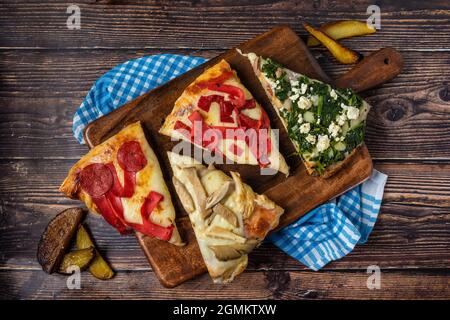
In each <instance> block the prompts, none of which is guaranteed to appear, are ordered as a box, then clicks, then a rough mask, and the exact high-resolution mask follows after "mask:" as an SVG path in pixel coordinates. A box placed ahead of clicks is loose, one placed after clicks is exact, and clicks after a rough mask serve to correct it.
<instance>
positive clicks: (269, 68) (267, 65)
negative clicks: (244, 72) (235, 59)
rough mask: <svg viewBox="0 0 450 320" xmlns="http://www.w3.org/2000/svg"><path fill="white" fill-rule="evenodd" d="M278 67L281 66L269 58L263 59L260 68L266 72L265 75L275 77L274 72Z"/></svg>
mask: <svg viewBox="0 0 450 320" xmlns="http://www.w3.org/2000/svg"><path fill="white" fill-rule="evenodd" d="M278 68H281V65H280V64H279V63H277V62H275V61H273V60H272V59H270V58H269V59H266V60H265V61H264V64H263V65H262V67H261V70H262V72H264V73H265V74H266V76H267V77H269V78H271V79H276V78H277V76H276V72H277V70H278Z"/></svg>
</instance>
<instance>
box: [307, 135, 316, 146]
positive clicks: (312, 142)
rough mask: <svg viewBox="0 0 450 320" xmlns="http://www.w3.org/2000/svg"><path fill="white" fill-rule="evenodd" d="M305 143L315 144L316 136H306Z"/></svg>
mask: <svg viewBox="0 0 450 320" xmlns="http://www.w3.org/2000/svg"><path fill="white" fill-rule="evenodd" d="M306 141H308V142H309V143H311V144H315V143H316V136H313V135H312V134H308V135H307V136H306Z"/></svg>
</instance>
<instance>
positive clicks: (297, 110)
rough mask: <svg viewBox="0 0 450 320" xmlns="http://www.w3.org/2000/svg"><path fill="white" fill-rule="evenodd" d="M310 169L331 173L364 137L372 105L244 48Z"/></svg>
mask: <svg viewBox="0 0 450 320" xmlns="http://www.w3.org/2000/svg"><path fill="white" fill-rule="evenodd" d="M244 56H246V57H247V58H248V59H249V60H250V63H251V65H252V67H253V70H254V72H255V74H256V76H257V77H258V79H259V80H260V82H261V84H262V86H263V88H264V90H265V92H266V94H267V96H268V97H269V99H270V100H271V102H272V105H273V107H274V109H275V111H276V112H277V114H278V116H279V117H280V119H281V121H282V123H283V125H284V127H285V128H286V130H287V132H288V135H289V138H290V139H291V141H292V142H293V144H294V146H295V148H296V150H297V152H298V154H299V155H300V157H301V158H302V160H303V162H304V164H305V166H306V169H307V171H308V173H309V174H312V175H320V176H322V177H324V178H327V177H330V176H332V175H333V174H335V173H336V172H337V171H339V169H340V168H342V167H343V166H344V165H345V164H346V163H348V161H349V160H350V158H351V157H352V155H353V154H354V153H355V152H356V150H357V149H358V147H359V146H361V145H362V144H363V142H364V134H365V125H366V118H367V114H368V113H369V110H370V105H369V104H368V103H367V102H365V101H364V100H362V99H361V98H360V97H359V96H357V95H356V94H355V93H354V92H353V91H352V90H351V89H334V88H332V87H331V86H330V85H328V84H326V83H323V82H321V81H319V80H315V79H311V78H309V77H307V76H305V75H303V74H299V73H296V72H294V71H292V70H289V69H287V68H285V67H283V66H282V65H281V64H279V63H277V62H276V61H274V60H272V59H270V58H264V57H260V56H257V55H256V54H254V53H248V54H245V55H244Z"/></svg>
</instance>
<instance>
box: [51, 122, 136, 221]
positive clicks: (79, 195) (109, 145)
mask: <svg viewBox="0 0 450 320" xmlns="http://www.w3.org/2000/svg"><path fill="white" fill-rule="evenodd" d="M133 139H134V140H138V141H142V140H143V139H145V136H144V135H143V131H142V127H141V124H140V122H135V123H133V124H130V125H129V126H127V127H126V128H124V129H123V130H122V131H120V132H119V133H118V134H116V135H114V136H112V137H111V138H109V139H108V140H106V141H104V142H103V143H101V144H99V145H97V146H95V147H94V148H92V149H91V150H90V151H89V152H88V153H87V154H86V155H84V156H83V157H82V158H81V159H80V160H79V161H78V162H77V163H76V164H75V165H74V166H73V167H72V168H71V169H70V171H69V173H68V175H67V177H66V179H65V180H64V182H63V183H62V184H61V186H60V187H59V191H61V192H62V193H64V194H65V195H66V196H67V197H69V198H71V199H78V200H82V201H85V202H86V201H87V203H86V205H87V206H88V207H89V209H91V210H93V211H95V212H97V210H96V208H95V206H94V205H93V203H92V201H89V199H86V198H90V197H89V196H87V195H86V194H85V193H84V192H83V191H82V190H81V189H80V187H79V178H78V173H79V172H80V171H81V169H83V168H84V167H85V166H87V165H88V164H90V163H108V162H114V161H115V160H114V158H115V155H116V154H117V151H118V150H119V148H120V146H121V145H122V143H123V142H125V141H128V140H133Z"/></svg>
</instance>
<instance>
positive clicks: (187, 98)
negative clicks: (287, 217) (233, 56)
mask: <svg viewBox="0 0 450 320" xmlns="http://www.w3.org/2000/svg"><path fill="white" fill-rule="evenodd" d="M225 72H232V73H233V76H232V77H231V78H229V79H227V80H226V81H225V82H224V83H225V84H232V85H234V86H237V87H239V88H241V89H242V90H243V91H244V94H245V98H246V99H253V96H252V94H251V93H250V92H249V91H248V90H247V89H246V88H245V87H244V86H243V85H242V83H241V81H240V79H239V78H238V76H237V75H236V72H235V71H234V70H232V69H231V67H230V65H229V64H228V63H227V62H226V61H225V60H221V61H220V62H219V63H217V64H216V65H214V66H213V67H211V68H208V69H207V70H205V72H203V73H202V74H201V75H200V76H199V77H198V78H196V79H195V81H194V82H192V83H191V84H190V85H189V86H188V87H187V88H186V89H185V90H184V92H183V93H182V95H181V96H180V97H179V98H178V99H177V101H176V102H175V105H174V108H173V110H172V112H171V113H170V114H169V115H168V116H167V117H166V120H165V121H164V124H163V125H162V127H161V128H160V130H159V132H160V133H161V134H164V135H166V136H169V137H172V138H174V139H177V140H184V141H187V142H191V141H190V140H188V139H187V138H186V137H185V136H184V135H182V134H180V133H179V132H178V131H177V130H174V126H175V123H176V122H177V121H181V122H183V123H184V124H186V125H188V126H190V125H191V122H190V120H189V119H188V117H189V115H191V114H192V112H194V111H200V109H199V108H197V103H198V101H199V99H200V97H201V96H207V95H210V94H211V93H214V94H215V95H223V96H224V97H225V96H227V95H226V94H224V93H221V92H216V91H210V90H209V89H207V88H203V87H201V86H199V83H202V82H205V81H209V80H211V79H215V78H217V77H219V76H220V75H222V74H223V73H225ZM255 102H256V101H255ZM256 105H257V108H255V109H252V110H245V112H247V113H251V112H260V111H259V110H261V109H262V107H261V106H260V105H259V104H258V102H256ZM216 107H217V106H211V108H213V111H217V112H218V108H217V109H214V108H216ZM260 108H261V109H260ZM201 112H203V111H201ZM210 113H211V114H214V112H209V113H208V114H205V113H204V114H205V116H206V119H205V122H206V123H207V124H213V125H215V124H216V119H217V116H216V117H213V116H211V118H208V117H209V116H210ZM247 113H245V114H246V115H247ZM249 116H250V115H249ZM220 125H221V126H229V124H226V123H220ZM270 135H271V141H272V143H273V147H272V152H271V153H270V154H269V161H270V165H269V167H270V168H273V169H275V170H277V171H280V172H282V173H284V174H286V175H288V174H289V167H288V165H287V163H286V161H285V159H284V157H283V156H282V155H281V153H280V152H279V146H278V144H276V143H275V142H276V139H275V135H274V132H273V130H272V129H271V130H270ZM224 141H225V142H224V143H223V145H221V151H222V153H224V154H225V156H226V157H227V158H229V159H231V160H232V161H234V162H236V163H240V164H251V165H257V164H258V161H257V159H256V158H255V157H254V155H253V154H252V153H251V152H250V151H249V149H248V147H246V150H245V151H244V153H243V156H242V157H239V156H237V155H235V154H231V152H229V151H228V150H229V149H228V147H229V145H228V144H227V140H226V139H224ZM198 147H201V146H198ZM201 148H202V149H204V150H206V149H205V148H203V147H201Z"/></svg>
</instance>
